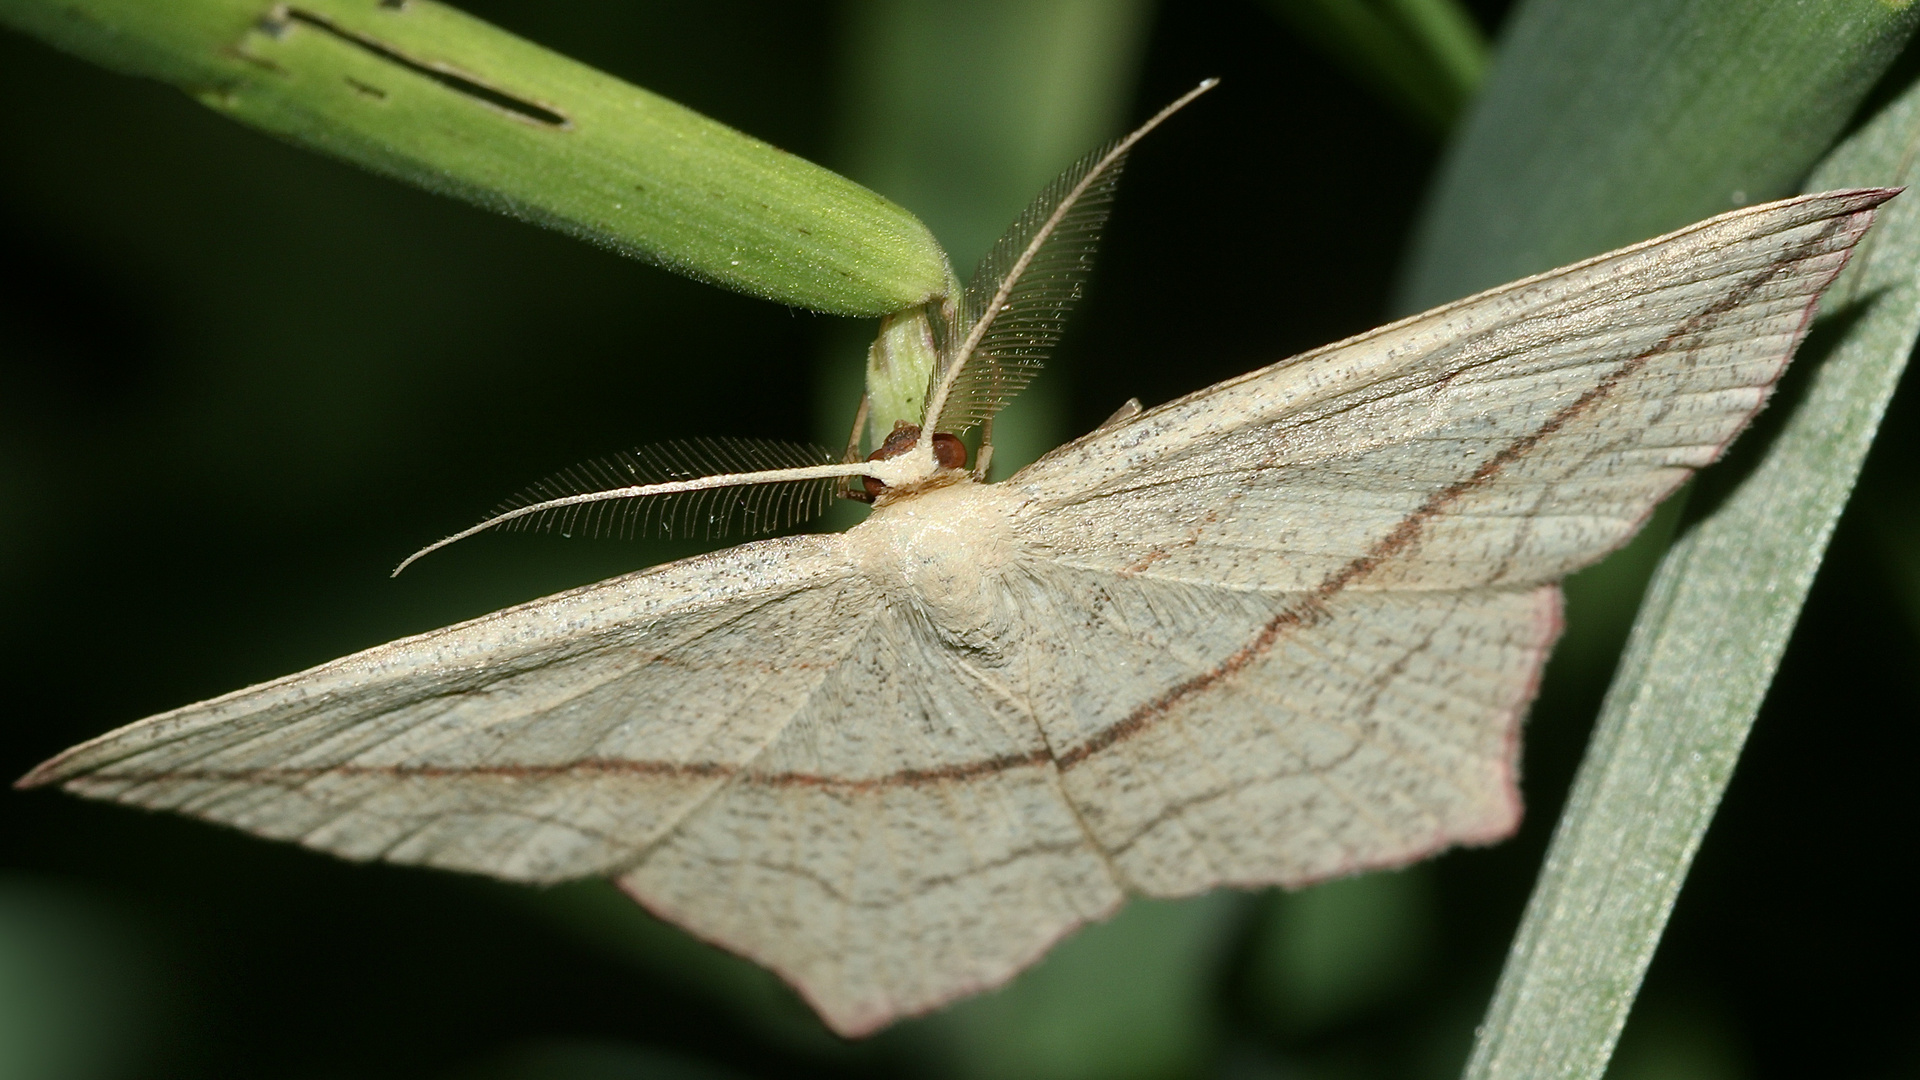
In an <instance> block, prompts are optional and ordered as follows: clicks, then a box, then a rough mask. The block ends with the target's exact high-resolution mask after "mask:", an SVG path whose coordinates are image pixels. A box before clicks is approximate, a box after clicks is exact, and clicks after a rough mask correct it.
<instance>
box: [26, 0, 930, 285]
mask: <svg viewBox="0 0 1920 1080" xmlns="http://www.w3.org/2000/svg"><path fill="white" fill-rule="evenodd" d="M0 24H6V25H10V26H13V27H15V28H17V29H20V30H24V31H26V32H28V33H30V34H34V35H36V36H38V37H40V38H42V39H43V40H46V41H48V42H50V43H52V44H54V45H57V46H59V47H61V48H63V49H67V50H69V51H71V52H74V53H78V54H79V55H81V56H83V57H85V58H87V59H89V60H92V61H94V62H96V63H100V64H103V65H106V66H108V67H111V68H114V69H116V70H119V71H123V72H127V73H130V74H137V75H144V76H148V77H152V78H156V79H160V80H163V81H166V82H170V83H173V84H174V85H176V86H179V87H181V88H182V89H184V90H186V91H187V92H188V93H190V94H192V95H193V96H194V97H196V98H197V99H199V100H200V101H201V102H202V103H204V104H205V105H207V106H208V107H210V108H213V109H216V110H218V111H221V112H224V113H226V114H227V115H229V116H231V117H233V118H234V119H236V120H240V121H242V122H243V123H248V124H252V125H255V126H257V127H261V128H264V129H266V130H267V131H270V132H272V133H274V134H276V135H279V136H281V137H283V138H286V139H289V140H291V141H293V142H296V143H299V144H301V145H304V146H307V147H310V148H312V149H316V150H321V151H324V152H326V153H330V154H335V155H338V156H340V157H343V158H346V159H347V160H349V161H353V162H355V163H357V164H360V165H363V166H366V167H367V168H370V169H373V170H375V171H377V172H382V173H386V174H388V175H391V176H395V177H398V178H400V179H403V180H407V181H409V182H411V183H415V184H419V185H420V186H422V187H425V188H428V189H431V190H433V191H438V192H441V193H444V194H448V195H452V196H455V197H457V198H461V199H466V200H468V201H470V202H474V203H478V204H480V205H482V206H485V207H488V208H490V209H494V210H498V211H500V212H502V213H506V214H511V215H513V216H515V217H520V218H524V219H526V220H529V221H534V222H538V223H540V224H542V225H546V226H549V227H551V228H555V229H559V230H562V231H564V232H568V233H572V234H574V235H576V236H580V237H582V238H583V239H586V240H590V241H592V242H594V243H597V244H603V245H605V246H608V247H611V248H615V249H617V250H620V251H623V252H625V253H627V254H629V255H634V256H637V257H639V258H642V259H646V260H648V261H651V262H655V263H659V264H660V265H662V266H665V267H668V268H669V269H672V270H675V271H678V272H680V273H683V274H686V275H688V276H691V277H694V278H698V279H701V280H704V281H709V282H712V283H714V284H716V285H721V286H724V287H726V288H730V289H734V290H737V291H739V292H744V293H747V294H750V295H753V296H760V297H765V298H767V299H770V300H777V301H779V302H781V303H786V304H791V305H794V306H797V307H804V308H811V309H813V310H816V311H824V312H830V313H834V314H840V315H884V314H886V313H888V312H891V311H895V310H899V309H901V308H906V307H910V306H913V305H915V304H919V303H922V302H924V301H925V300H927V299H928V298H929V297H931V296H936V295H940V294H942V293H944V292H945V291H946V290H947V287H948V285H947V270H946V263H945V257H944V255H943V254H942V253H941V250H940V247H939V245H938V243H937V242H935V240H934V239H933V236H932V234H930V233H929V232H928V231H927V229H926V227H925V226H924V225H922V224H920V222H919V221H918V220H917V219H915V218H914V217H913V215H911V214H909V213H907V212H906V211H905V210H903V209H901V208H900V207H899V206H896V205H894V204H893V203H890V202H888V201H887V200H885V199H883V198H881V197H880V196H878V195H875V194H874V193H873V192H871V191H868V190H866V189H865V188H862V187H860V186H859V185H857V184H854V183H852V182H850V181H848V180H846V179H844V178H842V177H840V176H838V175H835V174H834V173H831V172H828V171H827V170H826V169H822V168H820V167H819V166H816V165H813V164H811V163H809V162H807V161H804V160H802V159H800V158H797V157H794V156H793V155H791V154H787V153H785V152H783V151H781V150H778V149H776V148H774V147H772V146H768V145H767V144H765V143H763V142H760V141H759V140H757V139H753V138H749V137H748V136H746V135H742V134H741V133H739V132H737V131H734V130H733V129H731V128H728V127H726V126H725V125H722V124H719V123H716V122H714V121H712V120H709V119H707V118H706V117H703V116H701V115H699V114H698V113H695V112H693V111H691V110H689V109H685V108H682V107H681V106H679V105H676V104H674V103H673V102H671V101H668V100H666V99H665V98H662V97H659V96H657V95H654V94H650V93H648V92H646V91H644V90H641V89H640V88H638V87H635V86H632V85H629V84H627V83H624V82H622V81H620V80H618V79H615V78H613V77H612V76H609V75H606V74H604V73H602V72H599V71H596V70H594V69H592V68H590V67H587V66H585V65H583V64H579V63H576V62H574V61H572V60H569V59H567V58H566V57H563V56H560V55H558V54H557V53H553V52H549V51H547V50H546V49H542V48H540V47H539V46H537V45H533V44H531V43H529V42H526V41H523V40H521V39H519V38H517V37H514V36H513V35H511V34H508V33H506V32H504V31H502V30H499V29H497V28H495V27H493V26H490V25H488V24H486V23H483V22H481V21H479V20H478V19H474V18H471V17H469V16H467V15H464V14H462V13H460V12H458V11H456V10H454V9H452V8H448V7H444V6H442V5H439V4H436V3H433V2H432V0H405V2H387V0H379V2H376V0H304V2H303V3H301V4H298V5H291V6H290V5H278V4H276V5H268V4H265V3H262V2H259V0H176V2H172V3H166V4H156V3H152V2H150V0H0Z"/></svg>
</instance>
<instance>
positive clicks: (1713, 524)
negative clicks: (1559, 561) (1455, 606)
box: [1466, 87, 1920, 1080]
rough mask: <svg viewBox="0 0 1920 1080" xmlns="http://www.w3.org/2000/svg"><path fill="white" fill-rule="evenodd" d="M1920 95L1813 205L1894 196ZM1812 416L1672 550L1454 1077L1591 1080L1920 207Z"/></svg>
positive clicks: (1917, 228)
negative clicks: (1832, 193) (1883, 189)
mask: <svg viewBox="0 0 1920 1080" xmlns="http://www.w3.org/2000/svg"><path fill="white" fill-rule="evenodd" d="M1916 147H1920V87H1916V88H1914V89H1910V90H1908V91H1907V92H1906V93H1905V94H1904V95H1903V96H1902V97H1901V98H1900V99H1899V100H1897V101H1896V102H1895V103H1893V104H1892V105H1890V106H1889V107H1887V108H1886V109H1884V110H1882V111H1881V112H1880V113H1879V114H1878V115H1877V116H1876V117H1875V118H1874V119H1873V121H1872V122H1871V123H1870V124H1869V125H1868V126H1866V127H1865V128H1863V129H1862V130H1861V131H1860V132H1859V133H1858V134H1857V135H1855V136H1854V137H1853V138H1851V139H1849V140H1848V141H1847V142H1846V143H1844V144H1843V145H1842V146H1841V147H1840V148H1839V149H1838V150H1836V151H1835V152H1834V153H1833V155H1832V156H1831V157H1829V158H1828V160H1827V161H1826V162H1825V163H1824V164H1823V165H1822V166H1821V167H1820V168H1819V169H1818V170H1817V171H1816V172H1815V174H1814V176H1813V179H1812V181H1811V182H1810V183H1809V184H1808V188H1809V189H1810V190H1824V189H1830V188H1836V187H1849V186H1862V185H1874V184H1894V183H1903V182H1905V181H1907V179H1908V178H1909V177H1910V176H1911V175H1912V171H1913V167H1914V155H1915V151H1916ZM1822 309H1823V311H1824V312H1826V313H1827V314H1826V316H1825V318H1824V320H1823V322H1822V323H1821V324H1819V325H1818V326H1817V328H1816V331H1815V340H1816V341H1819V340H1820V335H1821V334H1822V333H1823V332H1824V333H1826V334H1827V335H1829V337H1828V339H1827V340H1826V341H1825V342H1824V344H1825V345H1827V346H1828V347H1827V348H1825V349H1824V350H1820V349H1817V348H1809V350H1808V355H1804V356H1803V357H1802V358H1801V359H1800V361H1799V363H1800V364H1803V365H1805V364H1814V365H1817V369H1816V370H1815V371H1813V373H1812V377H1811V379H1810V380H1809V386H1808V388H1807V391H1806V394H1805V396H1804V397H1803V398H1802V400H1801V401H1800V402H1799V404H1798V406H1797V407H1796V408H1795V409H1794V410H1793V412H1792V414H1791V415H1790V416H1789V417H1788V418H1787V419H1786V422H1785V424H1784V426H1783V427H1782V428H1781V430H1780V431H1779V433H1778V435H1777V436H1776V437H1775V439H1774V440H1773V441H1772V443H1771V444H1770V445H1769V446H1767V447H1766V450H1765V452H1764V455H1763V456H1761V458H1760V460H1759V461H1758V464H1757V465H1756V466H1755V467H1754V468H1753V469H1752V471H1751V472H1749V473H1748V474H1747V475H1745V476H1744V477H1743V478H1741V479H1740V481H1739V483H1738V484H1737V486H1735V487H1734V488H1733V489H1732V490H1731V492H1730V493H1728V494H1727V495H1726V496H1725V497H1724V498H1723V499H1721V500H1719V501H1718V502H1717V505H1715V506H1714V507H1713V509H1712V510H1711V512H1710V513H1708V514H1707V515H1706V516H1704V517H1703V518H1702V519H1701V520H1698V521H1696V522H1694V523H1693V524H1692V525H1691V526H1690V527H1689V528H1687V529H1686V530H1685V531H1684V532H1683V533H1682V535H1681V537H1680V538H1679V539H1678V540H1677V541H1676V542H1675V543H1674V545H1673V547H1672V548H1671V549H1669V551H1668V552H1667V555H1666V557H1665V559H1664V560H1663V561H1662V562H1661V565H1660V568H1659V570H1658V571H1657V572H1656V573H1655V576H1654V580H1653V585H1652V588H1651V590H1650V592H1649V595H1648V597H1647V600H1646V603H1645V606H1644V607H1643V609H1642V611H1641V615H1640V618H1639V620H1638V621H1637V622H1636V623H1635V626H1634V630H1633V634H1632V636H1631V639H1630V640H1629V642H1628V646H1627V651H1626V654H1625V656H1624V657H1623V659H1622V661H1621V665H1620V670H1619V673H1618V676H1617V677H1616V678H1615V680H1614V684H1613V687H1612V689H1611V691H1610V692H1609V694H1608V696H1607V700H1606V704H1605V706H1604V707H1603V709H1602V711H1601V716H1600V720H1599V724H1598V727H1597V729H1596V730H1595V732H1594V736H1593V741H1592V743H1591V744H1590V746H1589V748H1588V751H1587V756H1586V759H1585V761H1584V762H1583V763H1582V765H1581V768H1580V773H1579V776H1578V778H1577V779H1576V781H1575V783H1574V788H1573V793H1572V795H1571V797H1570V799H1569V802H1568V805H1567V809H1566V812H1565V813H1564V814H1563V815H1562V817H1561V821H1560V825H1559V828H1558V830H1557V831H1556V832H1555V835H1554V838H1553V844H1552V847H1551V849H1550V850H1549V852H1548V855H1547V861H1546V866H1545V868H1544V869H1543V870H1542V871H1541V875H1540V880H1539V882H1538V884H1537V885H1536V887H1535V890H1534V894H1533V897H1532V900H1531V901H1530V902H1529V904H1528V906H1527V913H1526V916H1525V920H1524V921H1523V923H1522V925H1521V928H1520V933H1519V935H1518V936H1517V937H1516V938H1515V941H1514V944H1513V948H1512V952H1511V953H1510V955H1509V957H1508V961H1507V966H1506V969H1505V971H1504V972H1503V973H1502V975H1501V979H1500V986H1499V989H1498V990H1497V992H1496V994H1495V997H1494V1001H1493V1004H1492V1006H1491V1008H1490V1009H1489V1011H1488V1014H1487V1020H1486V1023H1485V1024H1484V1025H1483V1026H1482V1028H1481V1031H1480V1037H1479V1041H1478V1043H1477V1045H1476V1046H1475V1050H1474V1055H1473V1058H1472V1061H1471V1063H1470V1064H1469V1065H1468V1068H1467V1071H1466V1075H1467V1076H1468V1077H1469V1078H1472V1080H1494V1078H1508V1077H1512V1078H1516V1080H1517V1078H1520V1077H1528V1078H1531V1077H1543V1076H1553V1077H1595V1078H1597V1077H1599V1076H1601V1075H1602V1073H1603V1072H1604V1071H1605V1069H1606V1064H1607V1061H1608V1058H1609V1056H1610V1055H1611V1054H1612V1051H1613V1046H1614V1043H1615V1041H1616V1039H1617V1038H1618V1036H1619V1033H1620V1031H1621V1029H1622V1027H1623V1026H1624V1025H1625V1023H1626V1019H1627V1014H1628V1011H1629V1009H1630V1008H1631V1006H1632V1003H1633V999H1634V996H1635V994H1636V993H1637V992H1638V990H1639V986H1640V982H1641V979H1642V977H1643V976H1644V974H1645V972H1646V968H1647V964H1648V963H1649V962H1650V961H1651V959H1652V956H1653V952H1654V948H1655V946H1656V945H1657V944H1658V942H1659V940H1660V935H1661V933H1662V931H1663V930H1664V929H1665V927H1666V923H1667V918H1668V915H1669V913H1670V912H1671V911H1672V909H1673V904H1674V901H1675V899H1676V898H1677V896H1678V895H1679V892H1680V886H1681V883H1682V882H1683V881H1684V880H1685V878H1686V873H1687V869H1688V867H1689V866H1690V864H1691V863H1692V860H1693V856H1694V853H1695V852H1696V851H1698V850H1699V847H1700V843H1701V840H1702V838H1703V837H1704V836H1705V834H1706V829H1707V825H1708V823H1709V822H1710V821H1711V820H1712V818H1713V814H1714V811H1715V810H1716V808H1717V807H1718V806H1719V803H1720V798H1721V795H1722V794H1723V793H1724V792H1725V790H1726V786H1727V783H1728V781H1729V780H1730V779H1731V777H1732V773H1733V768H1734V764H1735V762H1736V761H1737V760H1738V758H1739V755H1740V750H1741V747H1742V746H1743V744H1744V743H1745V742H1746V738H1747V733H1748V731H1749V730H1750V729H1751V727H1752V724H1753V720H1754V717H1755V715H1756V714H1757V713H1758V711H1759V708H1760V704H1761V701H1762V699H1763V698H1764V697H1765V695H1766V691H1767V687H1768V685H1769V683H1770V682H1771V681H1772V678H1773V673H1774V670H1775V669H1776V668H1777V667H1778V665H1779V662H1780V658H1781V655H1782V654H1783V653H1784V652H1785V649H1786V645H1787V641H1788V638H1789V636H1790V635H1791V633H1792V630H1793V626H1794V622H1795V621H1796V620H1797V619H1798V617H1799V613H1800V608H1801V605H1802V603H1803V602H1804V600H1805V598H1806V594H1807V590H1808V589H1809V587H1810V586H1811V585H1812V582H1813V578H1814V574H1815V571H1816V570H1817V569H1818V568H1819V565H1820V560H1821V557H1822V555H1823V554H1824V552H1825V550H1826V546H1827V541H1828V539H1829V537H1831V536H1832V533H1833V529H1834V525H1835V523H1836V522H1837V521H1838V519H1839V516H1840V512H1841V509H1842V508H1843V507H1844V506H1845V504H1846V500H1847V496H1848V494H1849V493H1850V492H1851V491H1852V488H1853V485H1854V482H1855V480H1856V479H1857V478H1858V476H1859V473H1860V468H1861V466H1862V464H1863V463H1864V461H1865V458H1866V454H1867V450H1868V447H1869V446H1870V445H1871V443H1872V441H1873V436H1874V432H1875V430H1876V429H1877V428H1878V426H1879V423H1880V419H1881V417H1882V416H1883V415H1884V413H1885V411H1886V407H1887V403H1888V401H1889V400H1890V399H1891V397H1892V395H1893V391H1894V387H1895V386H1896V384H1897V383H1898V382H1899V378H1900V374H1901V372H1902V371H1903V370H1904V368H1905V366H1906V361H1907V357H1908V356H1909V354H1910V353H1911V352H1912V351H1913V347H1914V341H1915V338H1916V336H1917V335H1920V201H1917V200H1915V199H1914V197H1913V196H1912V195H1911V194H1909V195H1908V196H1906V197H1905V198H1902V199H1896V200H1895V201H1894V202H1893V203H1891V204H1889V205H1888V206H1887V207H1886V208H1885V210H1884V211H1883V212H1882V215H1881V219H1880V221H1879V223H1878V224H1877V225H1876V227H1875V231H1874V232H1873V233H1872V234H1870V235H1869V237H1868V239H1867V240H1866V242H1865V243H1864V245H1863V247H1862V248H1861V250H1860V251H1859V252H1858V253H1857V254H1856V255H1855V258H1854V260H1853V264H1852V265H1851V266H1850V267H1849V268H1848V270H1847V272H1846V274H1845V276H1844V277H1843V278H1842V279H1841V281H1840V282H1839V283H1837V284H1836V286H1835V288H1834V289H1833V291H1832V292H1831V293H1829V295H1828V297H1827V298H1826V300H1825V301H1824V302H1823V305H1822Z"/></svg>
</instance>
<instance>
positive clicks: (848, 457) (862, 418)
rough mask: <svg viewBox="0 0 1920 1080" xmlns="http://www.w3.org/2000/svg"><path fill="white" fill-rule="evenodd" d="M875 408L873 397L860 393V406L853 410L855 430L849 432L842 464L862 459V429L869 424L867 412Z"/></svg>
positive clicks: (841, 459) (841, 458)
mask: <svg viewBox="0 0 1920 1080" xmlns="http://www.w3.org/2000/svg"><path fill="white" fill-rule="evenodd" d="M872 408H873V398H872V397H871V396H870V395H867V394H861V395H860V407H859V408H857V409H855V410H854V411H853V430H852V431H849V432H847V452H846V453H845V454H843V455H841V457H840V461H841V463H842V464H852V463H853V462H856V461H859V460H860V429H861V428H864V427H866V426H867V413H868V412H869V411H871V410H872Z"/></svg>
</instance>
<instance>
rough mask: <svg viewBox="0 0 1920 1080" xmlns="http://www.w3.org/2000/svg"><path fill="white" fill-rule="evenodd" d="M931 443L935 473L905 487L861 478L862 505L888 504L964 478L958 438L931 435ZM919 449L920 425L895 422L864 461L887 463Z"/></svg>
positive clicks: (962, 452)
mask: <svg viewBox="0 0 1920 1080" xmlns="http://www.w3.org/2000/svg"><path fill="white" fill-rule="evenodd" d="M932 442H933V463H934V471H933V473H932V474H930V475H927V476H923V477H915V478H913V479H911V480H909V481H908V482H907V483H904V484H888V483H887V482H886V481H884V480H881V479H880V478H878V477H874V476H862V477H861V478H860V484H861V487H862V488H863V489H864V492H865V495H866V498H865V499H864V500H862V501H864V502H879V501H882V500H883V499H885V500H888V501H891V500H892V499H894V498H897V497H899V496H901V495H905V494H909V493H912V492H918V491H924V490H926V489H928V488H931V487H944V486H946V485H947V484H950V483H953V482H954V481H955V480H957V479H959V478H960V477H962V476H965V475H966V468H967V444H966V443H963V442H961V441H960V437H959V436H957V435H952V434H949V433H948V432H945V431H936V432H934V433H933V440H932ZM919 445H920V427H919V425H917V424H909V423H907V422H906V421H905V420H901V421H898V422H896V423H895V424H894V425H893V430H892V431H891V432H889V433H888V434H887V437H886V438H885V439H883V440H881V443H880V448H879V449H878V450H875V451H874V452H873V453H871V454H868V455H867V460H868V461H886V460H889V459H891V458H897V457H900V456H902V455H904V454H906V453H908V452H910V451H911V450H913V449H914V448H915V447H917V446H919ZM855 497H856V498H858V497H859V496H858V495H856V496H855Z"/></svg>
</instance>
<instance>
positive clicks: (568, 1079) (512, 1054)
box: [456, 1042, 739, 1080]
mask: <svg viewBox="0 0 1920 1080" xmlns="http://www.w3.org/2000/svg"><path fill="white" fill-rule="evenodd" d="M456 1075H457V1076H458V1077H460V1078H461V1080H731V1078H734V1077H737V1076H738V1075H739V1074H738V1073H735V1072H732V1071H729V1070H726V1069H721V1068H719V1067H717V1066H714V1065H709V1064H707V1063H705V1062H701V1061H694V1060H691V1059H687V1058H682V1057H678V1056H675V1055H672V1054H663V1053H661V1052H660V1051H658V1050H647V1049H643V1048H641V1047H637V1046H623V1045H621V1044H619V1043H602V1042H541V1043H533V1044H529V1045H526V1046H521V1047H518V1048H516V1049H513V1050H510V1051H507V1052H506V1053H503V1054H498V1055H495V1056H494V1057H492V1058H490V1059H488V1060H487V1061H486V1062H485V1063H484V1064H483V1065H481V1066H480V1067H478V1068H475V1069H470V1070H464V1071H461V1072H459V1073H457V1074H456Z"/></svg>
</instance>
